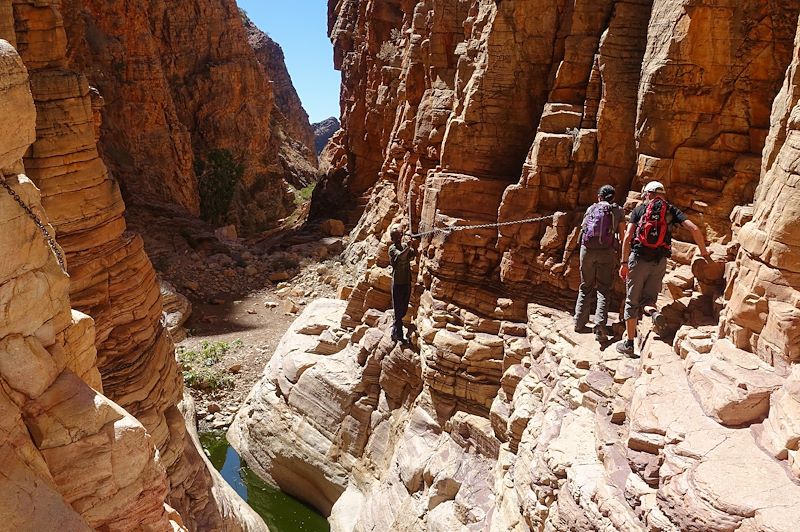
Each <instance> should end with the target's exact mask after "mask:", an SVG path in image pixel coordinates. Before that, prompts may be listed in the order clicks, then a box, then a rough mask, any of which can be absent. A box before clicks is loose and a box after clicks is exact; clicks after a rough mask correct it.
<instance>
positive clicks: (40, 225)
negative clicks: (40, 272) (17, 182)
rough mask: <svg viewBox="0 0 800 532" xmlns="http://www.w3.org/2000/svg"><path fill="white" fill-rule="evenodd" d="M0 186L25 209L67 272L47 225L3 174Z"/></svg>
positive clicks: (64, 261) (61, 255)
mask: <svg viewBox="0 0 800 532" xmlns="http://www.w3.org/2000/svg"><path fill="white" fill-rule="evenodd" d="M0 186H2V187H3V188H4V189H6V192H8V194H9V195H10V196H11V197H12V198H13V199H14V201H15V202H17V204H18V205H19V206H20V208H21V209H22V210H23V211H25V214H27V215H28V218H30V219H31V220H33V223H34V224H35V225H36V227H37V228H39V231H40V232H41V233H42V237H43V238H44V241H45V243H46V244H47V245H48V246H49V247H50V251H52V252H53V255H55V256H56V260H57V261H58V265H59V266H60V267H61V271H63V272H64V273H67V262H66V260H65V259H64V253H63V252H62V251H61V248H59V247H58V244H56V239H55V238H54V237H53V235H51V234H50V231H49V230H48V229H47V226H46V225H45V224H44V222H42V221H41V220H40V219H39V217H38V216H36V213H35V212H33V209H31V208H30V207H29V206H28V205H27V204H26V203H25V202H24V201H23V200H22V198H21V197H20V196H19V194H17V191H16V190H14V189H13V188H11V185H9V184H8V183H7V182H6V179H5V176H3V179H0Z"/></svg>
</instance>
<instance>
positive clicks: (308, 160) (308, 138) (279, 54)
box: [242, 14, 319, 188]
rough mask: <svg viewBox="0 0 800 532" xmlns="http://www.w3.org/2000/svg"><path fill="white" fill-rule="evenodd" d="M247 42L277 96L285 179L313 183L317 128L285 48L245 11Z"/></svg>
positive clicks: (274, 120) (275, 122)
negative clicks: (297, 87) (296, 85)
mask: <svg viewBox="0 0 800 532" xmlns="http://www.w3.org/2000/svg"><path fill="white" fill-rule="evenodd" d="M242 17H243V19H244V21H243V22H244V29H245V31H246V32H247V42H248V43H249V44H250V47H251V48H252V49H253V51H254V52H255V55H256V59H257V60H258V62H259V63H260V64H261V66H262V67H263V68H264V70H265V72H266V74H267V79H269V81H270V85H269V86H270V88H271V89H272V93H273V98H274V107H273V112H272V115H271V118H270V120H271V123H270V127H271V130H272V134H273V135H275V136H277V140H275V141H273V144H275V145H276V146H277V150H278V163H279V164H280V165H281V166H282V169H283V174H284V176H285V177H284V179H286V180H287V181H289V183H291V184H292V185H294V186H295V187H297V188H303V187H305V186H307V185H309V184H311V183H312V182H313V181H314V180H315V179H316V177H317V154H318V153H319V150H317V149H316V141H315V135H314V129H313V127H312V126H311V124H309V122H308V114H307V113H306V111H305V109H303V104H302V102H301V101H300V97H299V96H298V95H297V91H296V90H295V88H294V85H292V78H291V77H290V76H289V71H288V70H287V69H286V63H285V62H284V57H283V50H282V49H281V47H280V45H279V44H278V43H276V42H275V41H273V40H272V39H270V37H269V35H267V34H266V33H264V32H263V31H261V30H260V29H258V28H257V27H256V25H255V24H253V22H252V21H251V20H250V19H248V18H247V16H246V15H244V14H242Z"/></svg>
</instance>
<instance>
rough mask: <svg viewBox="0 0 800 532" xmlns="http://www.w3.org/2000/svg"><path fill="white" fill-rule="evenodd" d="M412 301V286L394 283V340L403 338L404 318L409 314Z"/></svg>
mask: <svg viewBox="0 0 800 532" xmlns="http://www.w3.org/2000/svg"><path fill="white" fill-rule="evenodd" d="M410 299H411V285H410V284H394V283H392V307H394V327H393V328H392V338H395V339H400V338H403V317H404V316H405V315H406V312H408V302H409V301H410Z"/></svg>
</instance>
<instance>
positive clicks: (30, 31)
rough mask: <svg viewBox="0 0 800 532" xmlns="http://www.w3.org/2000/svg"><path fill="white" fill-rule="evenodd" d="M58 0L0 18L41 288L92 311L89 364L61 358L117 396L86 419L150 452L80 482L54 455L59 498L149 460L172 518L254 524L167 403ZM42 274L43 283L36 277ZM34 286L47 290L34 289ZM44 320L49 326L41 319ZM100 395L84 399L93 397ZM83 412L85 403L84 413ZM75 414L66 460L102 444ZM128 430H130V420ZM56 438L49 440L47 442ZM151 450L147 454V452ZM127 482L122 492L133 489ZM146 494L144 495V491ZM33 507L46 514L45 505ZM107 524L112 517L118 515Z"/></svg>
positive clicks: (19, 298) (151, 293)
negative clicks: (64, 486)
mask: <svg viewBox="0 0 800 532" xmlns="http://www.w3.org/2000/svg"><path fill="white" fill-rule="evenodd" d="M60 7H61V5H60V2H59V1H57V0H54V1H48V2H41V1H33V0H30V1H26V0H19V1H15V2H13V3H12V10H11V11H9V12H7V13H3V15H4V16H6V17H8V18H7V19H6V20H5V24H4V25H3V26H2V28H3V31H5V32H7V33H5V34H4V35H2V36H3V37H5V38H9V39H11V40H12V42H14V43H16V46H17V49H18V51H19V55H20V57H21V58H22V62H23V63H24V64H25V67H26V68H27V74H28V76H29V83H30V91H31V95H32V99H33V103H34V104H35V120H36V122H35V126H36V128H35V136H30V135H29V136H28V137H24V138H26V139H27V141H28V142H31V141H32V144H31V146H30V148H28V149H27V151H26V152H25V156H24V161H23V162H24V171H25V173H26V175H27V176H28V177H29V178H30V179H31V180H32V181H33V182H34V183H35V184H36V185H37V186H38V187H39V189H40V191H41V205H42V207H43V209H44V212H46V213H47V216H48V217H49V220H50V223H52V226H53V228H54V229H55V232H54V233H53V232H52V229H51V234H55V235H56V236H57V239H58V243H59V245H60V246H61V249H63V255H64V256H65V258H66V267H67V268H68V270H67V271H68V272H69V282H68V283H67V278H66V277H63V279H62V280H61V281H59V282H60V283H62V284H63V285H64V289H66V288H67V287H68V289H69V292H68V294H69V299H67V298H66V293H65V294H64V297H61V296H60V292H59V290H60V289H61V288H60V286H61V285H59V284H56V283H55V282H51V283H52V284H53V287H52V288H53V290H55V291H54V294H53V296H52V297H57V296H58V297H60V298H61V299H57V301H59V302H65V303H66V309H67V310H69V303H70V302H71V305H72V306H73V307H75V308H76V309H80V310H81V311H82V312H84V313H85V314H87V315H89V316H91V317H92V318H93V320H94V322H93V325H91V326H89V325H86V323H87V320H88V321H90V320H89V318H85V319H82V320H80V321H79V324H81V327H82V328H81V329H80V331H81V332H80V333H78V332H75V333H73V334H75V335H76V336H80V335H81V334H82V333H84V332H85V333H86V334H85V335H84V336H83V337H81V338H80V341H81V342H83V343H81V344H80V347H81V348H82V349H83V351H81V352H86V353H91V361H90V362H89V367H84V366H85V364H86V363H87V362H86V361H85V360H82V364H84V366H81V371H80V372H79V371H78V370H77V369H75V368H71V369H72V370H73V372H74V373H76V374H77V376H79V377H83V378H85V379H86V381H87V383H88V386H92V387H93V388H95V389H96V390H98V391H102V392H103V393H104V394H105V396H107V397H108V398H109V399H111V400H113V401H114V402H115V403H116V405H119V406H116V405H114V407H113V409H115V412H116V414H114V415H112V413H110V411H108V412H107V411H106V410H108V409H106V410H103V415H104V416H105V417H103V418H102V419H101V418H98V419H97V420H96V422H97V427H96V429H97V430H101V429H102V430H103V432H104V433H106V432H108V430H110V429H108V426H110V425H108V423H115V422H118V423H122V422H121V421H118V420H120V419H123V420H124V421H125V423H127V424H133V425H137V426H139V427H141V426H143V428H140V429H139V432H140V433H141V434H139V435H138V436H136V437H137V438H138V439H137V440H136V444H135V445H137V446H139V448H141V449H146V450H147V451H148V452H149V453H150V455H149V457H148V456H144V457H141V456H140V457H138V458H136V457H135V456H134V455H131V463H132V464H133V465H132V466H131V467H134V468H138V469H136V470H135V471H134V472H125V470H124V468H125V467H127V462H126V459H127V457H126V455H125V453H126V452H127V450H123V451H120V452H121V453H122V454H120V455H119V456H118V457H116V458H114V459H113V460H112V462H110V463H109V465H108V467H112V465H113V467H114V474H111V473H108V472H107V471H104V470H102V471H99V472H98V479H97V482H96V483H95V484H86V485H85V486H82V485H81V483H82V482H83V481H84V477H83V476H81V475H78V474H76V471H75V470H73V469H69V468H66V467H65V468H64V470H63V474H64V475H66V477H67V478H68V480H69V482H72V483H74V484H75V486H72V487H71V488H70V489H73V490H76V492H77V495H76V496H75V499H73V498H68V499H67V500H68V502H70V503H71V504H73V505H75V504H76V503H75V500H77V499H81V498H83V497H89V498H92V497H95V498H99V499H103V498H104V497H105V495H104V494H105V493H106V492H107V491H108V490H109V489H117V488H119V489H121V488H123V487H125V486H127V485H128V484H119V483H117V484H115V483H114V482H116V481H115V480H114V478H113V476H114V475H116V474H117V472H116V470H117V469H120V470H121V471H120V473H119V474H124V475H127V476H126V477H125V479H124V482H132V481H136V480H137V479H138V478H139V474H140V473H141V472H142V471H146V472H149V471H151V470H152V472H151V473H148V475H150V476H149V477H147V478H148V479H150V480H148V482H150V483H151V484H152V483H153V482H156V481H157V482H161V483H162V484H163V485H158V486H155V487H150V488H148V489H149V490H150V491H151V492H152V493H151V494H150V495H149V497H150V498H151V499H152V500H153V501H159V500H160V502H158V504H159V505H163V502H164V497H167V499H168V501H169V503H170V504H171V505H172V506H173V507H174V508H176V509H177V510H178V511H179V512H180V513H181V514H182V515H183V516H184V520H183V523H184V524H185V525H186V526H187V527H188V528H189V529H192V530H196V529H205V528H209V527H211V528H216V529H222V528H224V529H230V530H249V529H252V530H263V529H265V528H266V527H265V526H264V524H263V522H262V521H261V520H260V518H258V517H257V516H255V515H254V514H252V512H251V511H250V510H249V508H247V507H246V505H244V503H242V502H241V500H237V498H236V496H235V494H233V492H232V490H229V489H228V490H226V489H225V488H223V487H220V486H219V484H220V482H221V479H218V478H217V477H215V476H214V475H215V473H212V472H211V471H210V470H209V466H208V464H207V463H205V462H204V461H203V459H202V458H201V456H200V453H202V450H201V449H200V448H199V445H197V444H196V443H195V442H194V440H193V439H192V438H191V437H190V436H189V435H188V434H187V431H186V426H185V422H184V417H183V414H182V413H181V411H180V410H179V408H178V404H179V403H180V402H181V400H182V396H183V383H182V378H181V375H180V372H179V371H178V366H177V362H176V360H175V356H174V348H173V345H172V340H171V339H170V338H169V336H168V334H167V332H166V330H165V329H164V327H163V326H162V325H161V314H162V305H161V299H160V292H159V287H158V282H157V279H156V275H155V271H154V269H153V267H152V265H151V264H150V262H149V260H148V259H147V256H146V255H145V252H144V249H143V244H142V239H141V237H140V236H139V235H137V234H134V233H130V232H128V231H126V224H125V220H124V217H123V215H124V209H125V206H124V204H123V201H122V197H121V194H120V191H119V188H118V186H117V183H116V181H115V180H113V179H112V177H111V176H110V174H109V172H108V170H107V168H106V166H105V164H104V163H103V161H102V160H101V158H100V156H99V154H98V151H97V144H96V143H97V140H98V138H97V135H98V133H99V127H100V124H101V121H102V120H101V115H100V111H101V105H100V99H99V98H98V97H97V93H96V91H94V90H93V89H92V88H90V86H89V84H88V82H87V80H86V78H85V77H84V76H83V75H82V74H80V73H77V72H75V71H73V70H70V68H69V65H68V60H67V38H66V33H65V31H64V25H63V19H62V16H61V12H60ZM12 79H13V78H12ZM14 114H17V113H14ZM12 116H14V115H12ZM21 116H22V117H23V118H24V116H25V115H24V114H22V115H21ZM31 116H34V115H33V114H31ZM23 151H24V148H23ZM20 169H21V167H20ZM37 201H38V200H37ZM3 212H6V211H5V210H4V211H3ZM4 249H8V250H12V249H15V248H14V246H9V247H7V248H4ZM43 282H45V284H46V279H43ZM12 288H13V286H12ZM37 294H38V292H37ZM34 295H35V294H34ZM45 295H47V294H46V292H43V293H42V294H39V296H41V297H44V296H45ZM37 297H38V296H37ZM6 301H7V304H10V305H12V306H13V305H28V306H29V308H34V309H35V308H37V303H36V301H35V298H34V297H33V295H30V297H29V296H28V294H26V293H22V292H20V293H14V292H13V290H12V292H9V297H8V298H7V299H6ZM45 308H47V307H45ZM58 324H61V322H57V325H58ZM50 330H51V332H52V331H53V329H52V327H51V329H50ZM63 330H64V329H63V327H62V328H60V329H59V328H56V329H54V331H55V332H54V334H56V333H61V332H63ZM87 331H91V332H87ZM48 338H49V337H48ZM76 341H77V340H76ZM52 343H53V342H52V341H51V342H49V343H47V344H46V345H47V346H49V345H51V344H52ZM84 343H85V344H88V345H84ZM95 357H96V361H95ZM23 367H24V366H23ZM98 370H99V372H98ZM86 375H88V377H86ZM61 386H62V388H60V389H59V391H58V393H59V394H61V395H65V394H66V395H68V394H70V393H73V388H74V389H75V393H79V392H80V389H81V387H82V386H86V385H82V384H81V382H80V380H79V379H77V377H75V376H73V377H71V380H68V381H66V382H61ZM80 393H82V392H80ZM84 395H85V394H84ZM58 397H60V396H56V399H51V400H57V398H58ZM102 400H103V401H107V400H106V399H104V398H103V399H102ZM82 401H84V403H85V402H86V401H87V398H86V397H83V398H82ZM88 401H89V402H88V403H87V404H91V399H88ZM100 401H101V400H100V399H97V400H96V401H95V402H97V403H98V404H99V402H100ZM81 405H83V403H81V404H79V405H77V406H76V408H79V407H80V408H89V407H88V406H85V405H83V406H81ZM45 406H46V405H45ZM58 408H59V409H62V408H63V409H64V412H62V413H61V414H59V415H63V416H67V415H71V413H72V409H71V407H70V406H69V405H66V404H64V405H58ZM97 408H100V407H97ZM123 409H124V410H123ZM40 410H41V411H42V412H41V413H40V414H41V415H45V414H46V408H44V407H42V408H41V409H40ZM76 412H77V415H78V419H80V416H83V415H84V414H83V413H81V411H80V410H76ZM89 414H90V412H88V411H87V413H86V414H85V415H89ZM117 414H119V415H117ZM114 416H116V417H114ZM134 418H135V419H134ZM92 422H93V423H94V421H92ZM53 423H57V422H56V421H54V422H53ZM80 423H81V422H80V421H78V422H76V427H75V428H74V429H69V430H68V431H67V432H69V436H71V437H73V438H78V436H80V438H79V439H76V440H75V441H76V442H79V447H80V448H78V447H76V448H75V449H77V450H81V449H82V450H83V454H84V456H77V455H76V454H75V453H76V452H77V451H71V452H73V454H72V455H70V456H69V458H71V459H73V460H74V462H75V463H74V464H72V465H70V466H69V467H72V468H75V467H78V466H79V465H80V464H83V463H84V462H83V461H84V460H92V459H93V458H92V457H93V456H94V454H93V453H95V452H105V450H106V448H107V447H108V445H104V443H103V440H102V438H99V437H98V438H96V442H95V443H96V445H97V449H94V448H93V440H92V439H91V438H89V439H88V440H85V439H84V437H87V438H88V437H89V436H87V435H90V434H94V433H93V432H86V430H95V429H83V428H81V426H80ZM139 423H141V425H138V424H139ZM120 430H123V429H120ZM131 430H133V431H134V432H135V430H136V429H131ZM145 430H146V432H145ZM112 432H113V431H112ZM137 434H138V433H137ZM76 435H77V436H76ZM59 441H60V440H59ZM63 444H64V443H57V442H56V443H53V445H54V446H56V447H58V446H60V445H63ZM123 445H124V443H123ZM129 445H133V444H129ZM141 449H140V451H139V452H140V454H141V452H143V451H142V450H141ZM132 451H133V449H131V452H132ZM156 452H157V456H158V459H155V458H154V456H155V455H156ZM65 457H67V456H66V455H65ZM115 461H116V462H115ZM86 463H89V462H86ZM76 464H78V465H76ZM114 464H116V465H114ZM80 467H83V466H80ZM164 470H166V473H167V475H166V476H164V474H163V473H164ZM158 471H160V472H161V473H160V476H158V474H157V473H158ZM151 477H152V478H151ZM103 482H108V483H109V486H108V487H104V486H103V485H102V483H103ZM87 486H90V487H89V488H87ZM131 489H132V488H131ZM130 491H131V490H128V491H127V492H126V496H131V497H133V496H135V494H134V493H129V492H130ZM67 495H69V494H67ZM159 497H160V499H159ZM148 501H149V502H147V504H150V503H151V502H153V501H150V500H149V499H148ZM140 502H145V500H144V499H142V501H140ZM104 504H105V503H104ZM108 504H112V505H116V504H117V503H116V502H113V501H112V502H109V503H108ZM153 504H155V503H153ZM87 505H89V503H87ZM80 507H82V506H76V508H80ZM114 510H115V511H121V514H120V515H122V514H124V512H125V509H124V508H119V507H115V508H114ZM151 510H152V509H150V510H148V509H147V508H144V509H140V512H141V513H142V514H147V513H150V514H151V516H150V517H146V516H145V517H142V518H143V519H151V518H152V519H156V520H157V519H161V517H159V515H160V514H157V513H153V512H152V511H151ZM43 512H44V513H45V514H46V512H47V510H46V509H44V510H43ZM162 517H163V516H162ZM124 518H125V517H124V516H123V517H122V519H124ZM162 521H163V519H162ZM164 523H166V521H164ZM89 524H90V525H91V526H94V527H101V525H102V522H101V523H100V524H97V522H95V521H90V522H89ZM109 526H111V528H112V529H114V527H115V526H117V525H113V526H112V525H109ZM120 526H122V525H120ZM142 526H144V525H142ZM154 526H155V525H154ZM131 527H133V528H136V527H135V526H133V525H130V526H128V525H124V526H122V529H130V528H131ZM155 528H160V526H156V527H155Z"/></svg>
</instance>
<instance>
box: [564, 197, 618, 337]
mask: <svg viewBox="0 0 800 532" xmlns="http://www.w3.org/2000/svg"><path fill="white" fill-rule="evenodd" d="M615 195H616V191H615V190H614V187H612V186H611V185H603V186H602V187H600V190H598V191H597V203H595V204H594V205H591V206H590V207H589V208H588V209H587V210H586V214H584V216H583V222H582V223H581V237H580V240H581V255H580V257H581V286H580V289H579V290H578V300H577V302H576V303H575V332H577V333H587V332H589V329H588V328H587V327H586V324H587V323H588V321H589V313H590V311H591V294H592V292H596V293H597V310H596V312H595V326H594V334H595V337H596V338H597V340H598V341H600V342H603V341H605V340H606V339H607V338H608V329H607V321H608V302H609V297H610V295H611V283H612V281H613V277H614V270H615V269H616V250H617V249H618V246H619V240H618V239H617V238H618V237H619V239H620V240H621V239H622V234H623V233H624V232H625V213H624V212H623V211H622V208H621V207H620V206H619V205H617V204H615V203H613V201H614V196H615Z"/></svg>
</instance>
